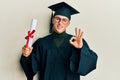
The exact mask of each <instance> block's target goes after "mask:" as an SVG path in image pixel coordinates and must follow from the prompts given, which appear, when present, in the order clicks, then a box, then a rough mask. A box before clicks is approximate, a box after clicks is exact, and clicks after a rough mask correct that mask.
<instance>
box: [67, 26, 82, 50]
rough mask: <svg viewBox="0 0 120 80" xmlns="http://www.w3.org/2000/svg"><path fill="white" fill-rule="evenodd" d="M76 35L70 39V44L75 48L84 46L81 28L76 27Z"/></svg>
mask: <svg viewBox="0 0 120 80" xmlns="http://www.w3.org/2000/svg"><path fill="white" fill-rule="evenodd" d="M75 34H76V35H75V36H73V37H71V39H70V40H69V42H70V44H71V45H73V46H74V47H75V48H82V46H83V41H82V39H83V31H81V29H78V28H75Z"/></svg>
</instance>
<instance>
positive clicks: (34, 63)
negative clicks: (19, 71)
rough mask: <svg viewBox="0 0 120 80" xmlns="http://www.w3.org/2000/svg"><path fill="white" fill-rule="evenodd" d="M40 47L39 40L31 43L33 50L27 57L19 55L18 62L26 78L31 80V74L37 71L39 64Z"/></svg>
mask: <svg viewBox="0 0 120 80" xmlns="http://www.w3.org/2000/svg"><path fill="white" fill-rule="evenodd" d="M39 52H40V49H39V41H36V42H35V43H34V44H33V50H32V53H31V55H30V56H29V57H24V56H23V55H22V56H21V59H20V64H21V66H22V68H23V71H24V72H25V75H26V77H27V80H33V76H34V75H35V74H36V73H37V71H38V70H39V66H40V53H39Z"/></svg>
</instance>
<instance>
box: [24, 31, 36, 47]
mask: <svg viewBox="0 0 120 80" xmlns="http://www.w3.org/2000/svg"><path fill="white" fill-rule="evenodd" d="M34 32H35V30H32V31H28V35H27V36H26V37H25V39H26V40H27V42H26V47H28V43H29V40H30V38H33V37H34V35H33V34H34Z"/></svg>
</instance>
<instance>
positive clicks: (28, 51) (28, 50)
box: [22, 46, 33, 57]
mask: <svg viewBox="0 0 120 80" xmlns="http://www.w3.org/2000/svg"><path fill="white" fill-rule="evenodd" d="M32 49H33V47H26V46H23V47H22V54H23V56H25V57H28V56H29V55H30V54H31V52H32Z"/></svg>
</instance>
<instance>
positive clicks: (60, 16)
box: [54, 15, 68, 19]
mask: <svg viewBox="0 0 120 80" xmlns="http://www.w3.org/2000/svg"><path fill="white" fill-rule="evenodd" d="M54 17H59V18H64V19H68V18H67V17H66V16H62V15H55V16H54Z"/></svg>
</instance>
